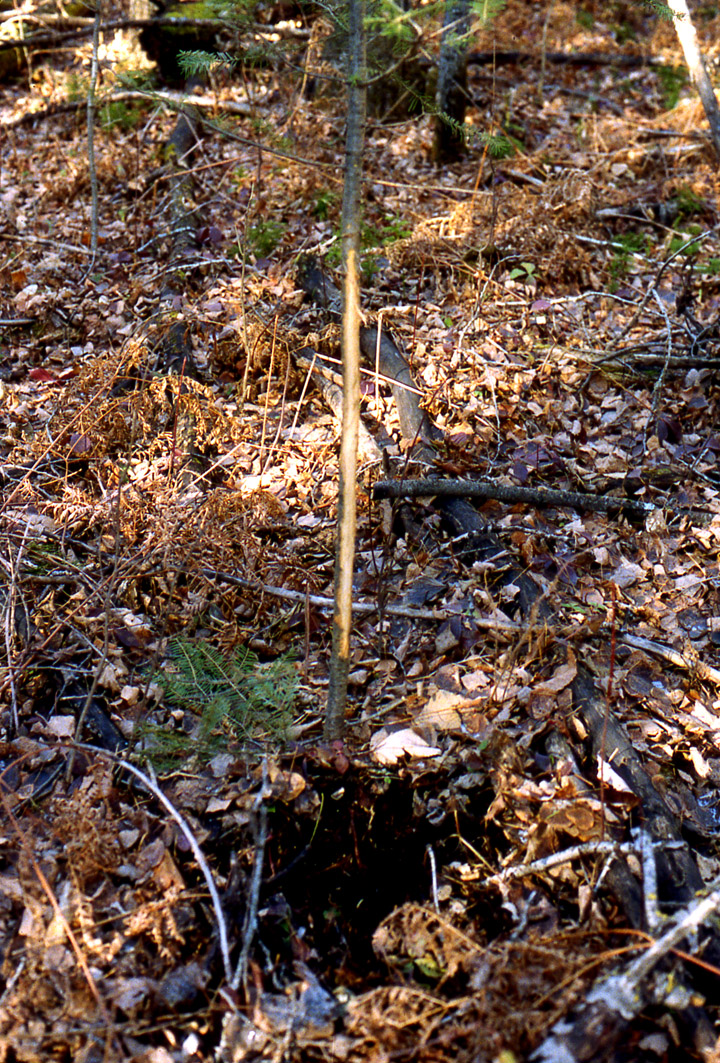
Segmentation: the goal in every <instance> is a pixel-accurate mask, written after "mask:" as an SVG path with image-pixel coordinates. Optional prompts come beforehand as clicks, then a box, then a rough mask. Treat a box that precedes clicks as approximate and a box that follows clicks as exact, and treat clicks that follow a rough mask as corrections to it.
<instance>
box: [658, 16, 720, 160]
mask: <svg viewBox="0 0 720 1063" xmlns="http://www.w3.org/2000/svg"><path fill="white" fill-rule="evenodd" d="M668 7H669V8H670V10H671V11H672V13H673V15H674V19H673V21H674V23H675V31H676V33H677V35H678V40H679V41H680V44H681V45H682V50H683V55H684V56H685V62H686V63H687V65H688V70H689V71H690V77H691V78H692V81H693V84H694V85H695V87H696V89H697V90H698V94H699V96H700V99H701V101H702V105H703V107H704V109H705V114H706V116H707V120H708V122H709V123H710V136H711V137H712V142H713V147H714V148H715V154H716V155H717V156H718V158H720V110H719V109H718V102H717V98H716V96H715V91H714V89H713V87H712V85H711V84H710V78H709V77H708V72H707V67H706V66H705V59H704V58H703V54H702V52H701V51H700V45H699V44H698V38H697V33H696V31H695V26H694V25H693V21H692V18H691V17H690V11H689V9H688V6H687V0H668Z"/></svg>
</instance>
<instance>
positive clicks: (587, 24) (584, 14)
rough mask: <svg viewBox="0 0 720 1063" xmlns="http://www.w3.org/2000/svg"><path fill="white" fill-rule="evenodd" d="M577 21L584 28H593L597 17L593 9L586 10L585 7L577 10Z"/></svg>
mask: <svg viewBox="0 0 720 1063" xmlns="http://www.w3.org/2000/svg"><path fill="white" fill-rule="evenodd" d="M575 21H576V22H577V24H578V26H580V28H581V29H584V30H591V29H592V28H593V26H594V25H595V17H594V15H593V13H592V11H586V10H585V9H584V8H581V9H580V10H579V11H578V12H576V14H575Z"/></svg>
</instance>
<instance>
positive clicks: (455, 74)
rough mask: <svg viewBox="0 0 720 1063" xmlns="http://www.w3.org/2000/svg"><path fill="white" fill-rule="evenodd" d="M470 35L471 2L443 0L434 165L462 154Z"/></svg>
mask: <svg viewBox="0 0 720 1063" xmlns="http://www.w3.org/2000/svg"><path fill="white" fill-rule="evenodd" d="M469 31H470V0H446V7H445V20H444V23H443V31H442V37H441V39H440V57H439V59H438V80H437V92H436V94H435V106H436V114H435V132H434V137H433V158H434V160H435V162H454V161H455V160H457V159H458V158H460V156H461V155H462V154H463V151H464V150H465V137H464V135H463V126H464V124H465V110H466V107H467V43H468V34H469Z"/></svg>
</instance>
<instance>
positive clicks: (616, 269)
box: [609, 233, 648, 292]
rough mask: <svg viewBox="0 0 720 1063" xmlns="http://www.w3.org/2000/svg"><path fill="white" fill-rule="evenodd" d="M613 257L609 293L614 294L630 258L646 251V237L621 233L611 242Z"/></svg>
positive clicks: (640, 234) (625, 271)
mask: <svg viewBox="0 0 720 1063" xmlns="http://www.w3.org/2000/svg"><path fill="white" fill-rule="evenodd" d="M612 246H613V257H612V260H611V262H610V286H609V287H610V291H611V292H616V291H617V289H618V286H619V282H620V279H621V278H622V277H625V276H626V275H627V273H628V270H629V267H630V256H631V255H636V254H642V253H643V252H646V251H647V250H648V237H647V236H645V235H644V234H643V233H622V234H621V235H620V236H616V237H615V239H614V240H613V244H612Z"/></svg>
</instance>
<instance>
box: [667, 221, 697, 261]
mask: <svg viewBox="0 0 720 1063" xmlns="http://www.w3.org/2000/svg"><path fill="white" fill-rule="evenodd" d="M700 231H701V230H700V226H699V225H689V226H688V231H687V232H682V233H677V234H676V235H675V236H672V237H671V238H670V243H669V244H668V248H667V251H668V254H669V255H674V254H676V253H677V252H678V251H679V252H680V254H681V255H683V256H684V257H685V258H694V257H695V255H697V254H698V253H699V251H700V244H699V243H696V242H695V241H693V242H692V243H688V239H689V238H690V237H692V236H699V235H700ZM686 245H687V246H686Z"/></svg>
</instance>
